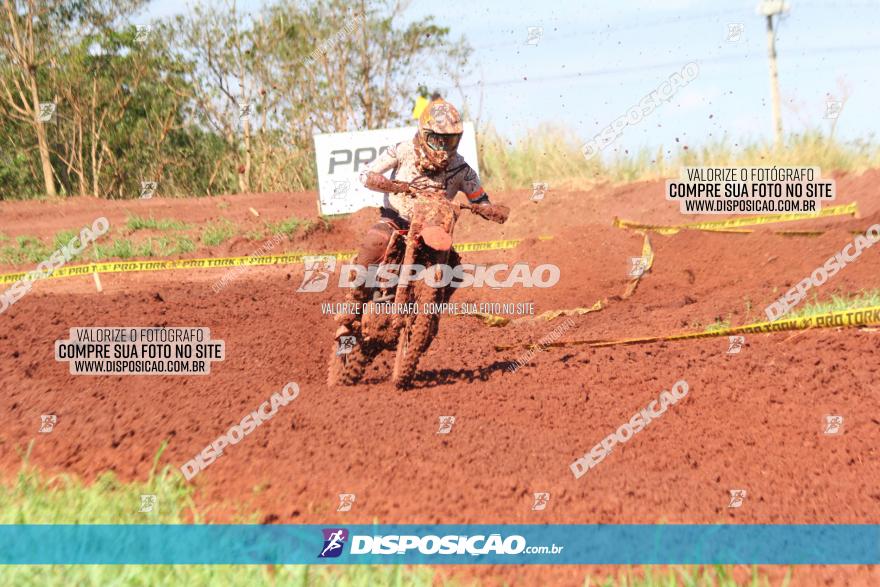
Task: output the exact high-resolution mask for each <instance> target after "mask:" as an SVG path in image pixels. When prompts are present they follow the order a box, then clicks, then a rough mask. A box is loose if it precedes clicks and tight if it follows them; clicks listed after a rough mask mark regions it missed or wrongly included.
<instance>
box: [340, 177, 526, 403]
mask: <svg viewBox="0 0 880 587" xmlns="http://www.w3.org/2000/svg"><path fill="white" fill-rule="evenodd" d="M408 195H409V196H410V197H412V198H414V199H415V202H414V205H413V212H412V220H411V221H410V226H409V229H408V230H396V231H395V232H394V233H393V234H392V236H391V238H390V239H389V241H388V246H387V248H386V250H385V255H384V257H383V261H382V262H381V263H380V265H379V267H378V268H377V270H376V272H375V275H377V276H381V275H386V276H387V275H393V276H394V277H395V278H397V279H395V280H387V279H386V281H394V282H395V283H394V284H393V285H387V286H383V285H382V284H381V283H378V284H377V287H375V288H373V289H372V299H370V300H369V301H368V302H366V304H364V306H363V308H362V309H361V313H360V316H359V320H356V321H355V322H354V324H353V325H352V328H351V332H350V333H349V334H350V336H349V337H347V338H348V341H346V342H347V345H348V346H345V347H344V350H345V352H340V350H341V349H343V346H342V344H341V341H342V338H340V341H334V347H333V350H332V351H331V355H330V366H329V372H328V375H327V383H328V385H330V386H335V385H354V384H356V383H358V382H359V381H360V380H361V378H362V377H363V374H364V371H365V370H366V368H367V366H368V365H369V364H370V363H372V362H373V360H374V359H375V358H376V357H377V356H378V355H379V354H380V353H381V352H382V351H384V350H392V349H395V350H396V356H395V359H394V368H393V370H392V375H391V379H392V382H393V383H394V385H395V386H396V387H397V388H398V389H406V388H408V387H410V385H411V384H412V380H413V377H414V376H415V374H416V369H417V367H418V363H419V359H420V358H421V356H422V354H424V353H425V352H426V351H427V350H428V347H429V346H430V345H431V341H432V340H433V339H434V337H435V336H436V334H437V330H438V328H439V324H440V314H439V313H437V312H427V313H425V312H423V311H422V310H423V309H424V308H425V307H427V306H429V305H430V304H441V303H444V302H446V301H448V300H449V297H450V295H451V294H452V288H450V287H449V286H446V287H433V286H431V285H429V284H428V283H426V281H425V279H424V278H422V279H415V280H408V279H399V273H400V267H401V266H403V267H411V266H413V265H421V266H423V267H425V272H424V273H423V275H425V274H427V273H428V272H429V271H431V270H432V269H431V268H432V267H435V266H438V265H444V264H445V265H451V266H455V265H457V264H458V254H457V253H456V252H455V250H454V249H453V247H452V231H453V229H454V228H455V222H456V220H458V215H459V213H460V212H461V210H470V211H471V212H473V213H474V214H477V215H479V216H481V217H483V218H485V219H487V220H491V221H493V222H497V223H499V224H503V223H504V222H506V221H507V216H508V215H509V214H510V210H509V209H508V208H507V207H506V206H503V205H492V204H484V205H471V204H458V203H455V202H452V201H450V200H447V199H446V197H445V193H444V192H442V191H440V190H438V189H436V188H435V189H419V188H413V189H412V191H410V193H409V194H408ZM433 271H434V276H435V279H434V280H433V281H434V283H438V282H440V280H441V278H442V271H441V268H440V267H435V268H434V269H433ZM377 281H378V280H377ZM383 304H384V305H385V306H384V307H383V306H382V305H383ZM391 304H394V305H393V306H390V305H391ZM433 307H435V308H436V307H437V306H433ZM404 308H408V309H413V308H415V309H417V311H414V312H411V313H410V312H403V311H401V309H404ZM351 337H353V338H354V340H355V341H356V342H355V343H354V344H353V345H351V340H352V339H351ZM343 338H345V337H343Z"/></svg>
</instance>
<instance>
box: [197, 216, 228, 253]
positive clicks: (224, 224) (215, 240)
mask: <svg viewBox="0 0 880 587" xmlns="http://www.w3.org/2000/svg"><path fill="white" fill-rule="evenodd" d="M234 235H235V225H234V224H233V223H232V222H230V221H229V220H227V219H225V218H223V219H222V220H218V221H217V222H210V223H208V224H207V225H205V227H204V228H202V242H203V243H205V244H206V245H208V246H209V247H213V246H216V245H222V244H223V243H225V242H226V241H228V240H229V239H231V238H232V237H233V236H234Z"/></svg>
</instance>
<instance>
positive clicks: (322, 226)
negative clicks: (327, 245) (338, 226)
mask: <svg viewBox="0 0 880 587" xmlns="http://www.w3.org/2000/svg"><path fill="white" fill-rule="evenodd" d="M302 227H303V232H302V235H303V237H307V236H309V235H311V234H314V233H316V232H330V231H332V230H333V225H332V224H331V223H330V219H329V218H327V217H326V216H319V217H318V219H317V220H306V221H304V222H303V224H302Z"/></svg>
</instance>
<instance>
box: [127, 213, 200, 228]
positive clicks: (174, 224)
mask: <svg viewBox="0 0 880 587" xmlns="http://www.w3.org/2000/svg"><path fill="white" fill-rule="evenodd" d="M125 228H126V229H128V231H129V232H136V231H138V230H188V229H190V228H192V225H190V224H187V223H185V222H181V221H180V220H175V219H174V218H158V219H156V218H153V217H152V216H150V217H149V218H144V217H143V216H136V215H135V216H129V217H128V218H127V219H126V221H125Z"/></svg>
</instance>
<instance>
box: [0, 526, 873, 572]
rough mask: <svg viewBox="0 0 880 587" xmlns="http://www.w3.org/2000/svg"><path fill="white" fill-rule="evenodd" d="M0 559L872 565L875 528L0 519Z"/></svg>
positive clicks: (49, 561) (65, 561) (2, 561)
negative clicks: (37, 521) (101, 522)
mask: <svg viewBox="0 0 880 587" xmlns="http://www.w3.org/2000/svg"><path fill="white" fill-rule="evenodd" d="M0 564H431V565H437V564H454V565H460V564H483V565H486V564H493V565H494V564H517V565H520V564H541V565H546V564H553V565H557V564H564V565H572V564H612V565H653V564H681V565H692V564H748V565H751V564H772V565H775V564H786V565H788V564H795V565H804V564H820V565H826V564H846V565H854V564H880V525H876V524H843V525H777V524H771V525H678V524H669V525H573V524H572V525H569V524H560V525H506V524H474V525H445V524H443V525H363V524H361V525H358V524H348V525H332V524H327V525H296V526H294V525H23V524H22V525H18V524H14V525H0Z"/></svg>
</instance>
